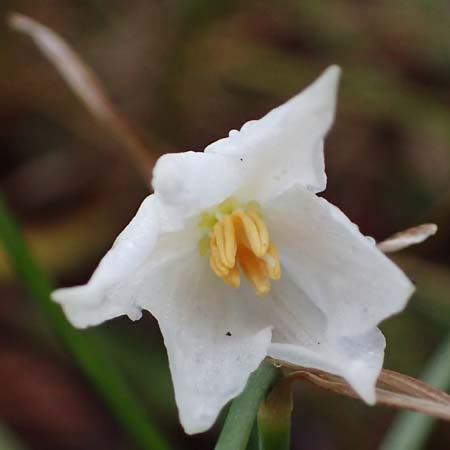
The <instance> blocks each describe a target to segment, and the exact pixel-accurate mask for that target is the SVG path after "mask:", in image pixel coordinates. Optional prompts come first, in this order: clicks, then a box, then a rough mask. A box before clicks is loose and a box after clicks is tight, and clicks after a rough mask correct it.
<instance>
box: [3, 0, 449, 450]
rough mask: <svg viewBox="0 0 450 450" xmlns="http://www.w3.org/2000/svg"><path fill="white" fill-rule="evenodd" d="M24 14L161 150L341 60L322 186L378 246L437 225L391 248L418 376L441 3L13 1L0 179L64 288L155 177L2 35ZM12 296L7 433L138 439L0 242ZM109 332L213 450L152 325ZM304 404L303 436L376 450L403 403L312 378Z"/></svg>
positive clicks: (220, 129)
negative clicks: (67, 348)
mask: <svg viewBox="0 0 450 450" xmlns="http://www.w3.org/2000/svg"><path fill="white" fill-rule="evenodd" d="M12 10H15V11H18V12H22V13H24V14H28V15H30V16H31V17H33V18H35V19H37V20H39V21H41V22H43V23H44V24H46V25H48V26H50V27H51V28H53V29H54V30H56V31H57V32H59V33H60V34H61V35H62V36H64V37H65V38H66V39H67V40H68V41H69V42H70V43H72V45H73V46H74V47H75V48H76V49H77V50H78V51H79V52H80V54H82V55H83V57H84V58H85V59H86V61H88V63H89V64H90V65H91V67H92V68H93V69H94V70H95V72H96V73H97V74H98V75H99V77H100V78H101V79H102V80H103V82H104V84H105V86H106V87H107V88H108V90H109V92H110V94H111V96H112V98H113V99H114V101H115V103H116V104H117V105H118V107H119V108H120V109H121V110H122V112H123V113H124V114H125V115H127V116H128V117H129V118H130V120H131V121H132V122H134V123H135V124H137V125H138V127H139V128H140V129H141V130H142V131H143V133H145V134H146V135H147V137H148V141H149V142H151V143H152V144H151V146H150V148H151V150H152V153H151V155H150V156H151V157H152V158H154V159H156V158H157V157H158V156H159V155H160V154H161V153H163V152H165V151H177V150H186V149H194V150H202V149H203V148H204V146H205V145H206V144H208V143H209V142H211V141H213V140H216V139H218V138H220V137H222V136H224V135H225V134H226V133H227V132H228V130H229V129H231V128H237V127H239V126H240V125H241V124H242V123H243V122H245V121H247V120H249V119H252V118H257V117H260V116H261V115H262V114H264V113H265V112H267V111H268V110H269V109H270V108H272V107H274V106H276V105H278V104H279V103H281V102H282V101H284V100H286V99H287V98H289V97H290V96H291V95H293V94H295V93H297V92H298V91H299V90H301V89H302V88H303V87H305V86H306V85H307V84H308V83H309V82H311V81H312V80H313V79H314V78H315V77H316V76H317V75H318V74H319V73H320V72H321V71H322V70H323V69H324V68H326V67H327V66H328V65H330V64H331V63H337V64H339V65H340V66H342V68H343V79H342V85H341V90H340V98H339V106H338V114H337V121H336V125H335V126H334V128H333V130H332V132H331V133H330V135H329V138H328V140H327V143H326V158H327V172H328V177H329V184H328V189H327V191H326V192H325V194H324V195H325V197H326V198H327V199H329V200H331V201H332V202H334V203H335V204H337V205H338V206H339V207H341V208H342V209H343V210H344V211H345V212H346V214H348V215H349V216H350V217H351V218H352V220H354V221H355V222H356V223H358V224H359V226H360V228H361V230H362V231H363V232H364V233H366V234H368V235H372V236H374V237H375V238H376V239H381V238H384V237H386V236H388V235H389V234H392V233H393V232H395V231H397V230H399V229H402V228H406V227H408V226H411V225H415V224H417V223H421V222H425V221H435V222H436V223H438V225H439V226H440V232H439V235H438V236H437V237H435V238H433V239H432V240H430V241H429V242H428V243H426V244H425V245H423V246H421V247H420V248H416V249H414V250H412V251H410V252H406V253H404V254H403V255H402V257H401V258H400V259H399V263H400V264H401V265H403V267H406V268H407V270H409V273H410V274H411V276H412V277H413V278H414V279H415V280H416V281H417V284H418V295H416V296H415V298H414V299H413V301H412V302H411V304H410V306H409V307H408V309H407V311H406V312H405V313H404V314H402V315H401V316H399V317H395V318H393V319H390V320H389V321H387V323H385V324H384V326H383V330H384V331H385V333H386V336H387V338H388V350H387V359H386V367H388V368H392V369H395V370H399V371H401V372H404V373H408V374H411V375H414V376H417V375H419V374H420V371H421V369H422V368H423V367H424V365H425V364H426V361H427V358H428V357H429V356H430V354H431V353H432V352H433V349H435V348H436V346H437V345H438V343H439V341H440V340H441V338H442V337H443V336H444V335H445V334H446V332H448V329H449V327H450V276H449V274H450V268H449V263H450V259H449V250H450V241H449V236H450V233H449V231H450V191H449V174H450V148H449V137H450V108H449V106H450V5H449V3H448V2H447V1H444V0H434V1H426V0H411V1H406V0H395V1H388V0H384V1H375V0H371V1H369V0H367V1H354V0H353V1H351V0H345V1H344V0H333V1H331V0H329V1H323V2H308V1H300V0H282V1H275V0H272V1H253V0H249V1H237V0H232V1H223V0H214V1H213V0H210V1H207V0H189V1H187V0H186V1H182V0H178V1H176V0H167V1H156V0H130V1H119V0H110V1H107V0H83V1H81V0H77V1H76V0H45V1H39V2H36V1H32V0H2V1H1V4H0V18H1V23H0V70H1V72H0V73H1V75H0V105H1V108H0V151H1V165H0V188H1V190H2V192H3V193H4V195H5V197H6V198H7V200H8V202H9V204H10V206H11V208H12V209H13V211H14V213H15V214H16V216H17V218H18V220H19V221H20V223H21V225H22V227H23V230H24V232H25V234H26V236H27V238H28V241H29V243H30V245H31V246H32V248H33V250H34V252H35V254H36V255H37V257H38V259H39V261H40V262H41V263H42V264H43V266H44V267H45V268H46V269H47V271H48V272H49V273H50V274H51V276H52V277H53V278H54V279H55V280H57V282H58V284H60V285H63V284H64V285H70V284H75V283H80V282H84V281H86V280H87V279H88V277H89V275H90V273H91V272H92V270H93V269H94V267H95V266H96V264H97V262H98V261H99V258H100V257H101V255H102V254H103V253H104V252H105V251H106V250H107V249H108V247H109V246H110V245H111V243H112V241H113V239H114V237H115V236H116V235H117V233H118V232H119V231H120V230H121V229H122V227H123V226H124V225H125V224H126V223H127V222H128V221H129V220H130V218H131V217H132V215H133V213H134V212H135V210H136V209H137V207H138V204H139V202H140V201H141V200H142V199H143V198H144V196H145V195H147V193H148V186H146V185H145V184H144V183H142V181H141V178H139V175H138V173H137V172H136V170H135V168H134V167H133V166H132V164H131V163H130V159H129V157H128V155H127V153H126V151H125V150H124V149H123V148H122V147H121V146H120V145H118V144H117V142H116V141H115V140H114V139H113V138H112V137H111V136H110V134H109V133H108V132H107V131H106V130H105V129H103V128H102V127H99V126H98V124H97V123H96V122H95V121H94V120H93V119H92V118H91V116H90V115H89V114H87V113H86V111H85V110H84V108H83V106H82V105H81V104H80V103H79V101H78V100H77V99H76V98H75V97H74V95H73V94H72V93H71V92H70V91H69V90H68V88H67V87H66V85H65V84H64V82H63V81H62V80H61V78H60V77H59V75H58V74H57V73H56V72H55V70H54V69H53V68H52V67H51V66H50V65H49V64H48V62H47V61H46V60H45V59H44V58H43V57H42V56H41V55H40V53H39V52H38V51H37V50H36V48H35V47H34V46H33V44H32V43H31V41H30V40H29V39H28V38H26V37H24V36H22V35H19V34H17V33H14V32H13V31H11V30H9V29H8V28H7V25H6V22H5V20H4V19H5V17H6V14H7V13H8V12H10V11H12ZM155 142H158V144H155ZM149 180H150V174H149ZM0 295H1V300H0V417H1V421H2V423H3V426H5V427H6V428H8V429H9V430H11V431H12V432H13V433H14V434H15V435H16V436H18V437H19V438H20V440H21V441H23V443H24V445H26V447H27V448H31V449H36V450H54V449H69V450H72V449H73V450H75V449H76V450H87V449H99V450H100V449H103V448H105V449H106V448H108V449H111V450H120V449H129V448H132V444H131V443H130V442H129V441H128V437H127V436H126V435H125V433H124V432H123V431H122V430H121V428H120V427H119V425H118V424H117V423H116V421H115V420H114V419H113V418H112V415H111V414H110V413H109V412H108V410H107V408H106V407H105V406H104V404H103V402H102V401H101V400H100V398H99V397H98V396H97V395H96V393H95V392H94V391H93V389H92V388H91V386H90V385H89V384H88V383H87V382H86V381H85V379H84V378H83V377H82V376H81V374H80V373H79V370H78V369H77V368H76V367H75V365H74V363H73V362H72V361H71V359H70V357H69V356H68V355H67V354H65V352H64V351H63V350H61V348H60V347H59V346H58V345H57V343H56V341H55V339H54V338H53V337H52V336H51V335H50V333H49V329H48V326H47V324H46V323H45V321H44V320H43V319H42V317H41V316H40V315H39V313H38V312H37V310H36V309H35V305H34V303H33V300H32V299H31V298H30V297H29V296H28V295H27V294H25V293H24V291H23V289H22V288H21V287H20V285H18V284H17V283H16V282H15V281H14V277H13V275H12V272H11V270H10V269H9V267H8V264H7V258H6V255H5V254H4V253H1V252H0ZM102 328H103V330H104V331H105V335H106V336H107V337H108V338H107V339H105V341H104V351H105V352H108V353H109V354H111V355H112V356H113V358H114V359H115V360H116V361H117V362H118V364H119V365H120V366H121V367H122V368H123V370H124V372H125V373H126V374H127V376H128V378H129V379H130V382H132V383H133V386H134V387H135V388H136V389H137V390H138V392H140V394H141V397H142V399H143V401H144V402H145V405H146V407H147V409H148V410H149V411H150V412H151V415H152V416H153V417H154V418H155V421H156V422H157V424H158V425H159V426H160V427H161V428H162V429H163V430H164V432H165V433H166V434H167V436H168V437H169V439H170V441H171V442H172V443H173V444H174V445H175V446H177V447H178V448H192V449H194V448H195V449H198V448H212V446H213V443H214V440H215V437H216V435H217V431H218V428H217V429H215V430H212V431H211V432H209V433H207V434H205V435H202V436H197V437H187V436H185V435H184V434H183V432H182V430H181V429H180V426H179V424H178V420H177V417H176V410H175V407H174V401H173V392H172V387H171V382H170V377H169V374H168V368H167V360H166V356H165V351H164V348H163V344H162V341H161V337H160V334H159V331H158V328H157V325H156V323H155V322H154V320H153V319H152V318H151V317H150V316H149V315H148V316H147V317H145V318H144V320H142V321H140V322H139V323H137V324H132V323H130V322H129V321H128V320H126V319H119V320H116V321H113V322H112V323H109V324H106V325H104V326H103V327H102ZM89 333H97V331H96V330H93V331H89ZM296 397H297V400H296V408H295V413H294V425H293V448H295V449H302V450H308V449H310V450H312V449H314V450H333V449H354V448H365V449H375V448H377V446H378V445H379V443H380V441H381V440H382V437H383V435H384V433H385V431H386V430H387V429H388V427H389V424H390V422H391V420H392V417H393V414H394V413H393V412H392V411H389V410H386V409H383V408H379V407H376V408H368V407H366V406H364V405H363V404H361V403H359V402H357V401H353V400H346V399H342V398H337V397H335V396H333V395H332V394H329V393H325V392H322V391H320V390H318V389H317V388H314V387H311V386H309V385H305V384H299V385H298V386H297V390H296ZM428 445H429V446H428V447H427V448H429V449H437V450H439V449H447V448H449V445H450V427H449V426H448V425H445V424H438V426H437V427H436V429H435V432H434V433H433V435H432V437H431V440H430V441H429V442H428Z"/></svg>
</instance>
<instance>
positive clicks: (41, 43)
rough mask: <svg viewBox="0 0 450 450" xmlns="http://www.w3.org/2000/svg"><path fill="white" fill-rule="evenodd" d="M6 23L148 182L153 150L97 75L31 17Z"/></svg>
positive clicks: (18, 17)
mask: <svg viewBox="0 0 450 450" xmlns="http://www.w3.org/2000/svg"><path fill="white" fill-rule="evenodd" d="M9 24H10V25H11V27H12V28H14V29H15V30H17V31H20V32H22V33H24V34H27V35H28V36H30V37H31V38H32V39H33V41H34V43H35V44H36V45H37V47H38V48H39V49H40V50H41V52H42V53H43V54H44V55H45V56H46V57H47V59H48V60H49V61H50V62H51V63H52V64H53V66H54V67H55V68H56V70H57V71H58V72H59V74H60V75H61V76H62V77H63V79H64V80H65V81H66V83H67V84H68V85H69V87H70V88H71V89H72V91H73V92H74V93H75V94H76V95H77V96H78V97H79V98H80V99H81V100H82V102H83V103H84V105H85V106H86V107H87V109H88V110H89V111H90V112H91V114H92V115H93V116H94V117H95V118H96V119H97V120H98V121H100V122H101V123H102V124H104V125H105V126H106V127H107V128H108V129H109V130H110V131H111V132H112V134H113V135H114V136H115V137H116V138H117V139H118V140H119V141H120V142H121V143H122V144H123V145H124V146H125V148H126V149H127V150H128V152H129V153H130V156H131V157H132V159H133V161H134V164H135V166H136V168H137V169H138V171H139V172H140V173H141V174H142V176H143V177H144V180H145V181H146V182H148V181H149V174H150V170H151V167H152V166H153V163H154V160H153V158H152V153H151V152H150V151H149V150H148V149H147V147H146V146H145V144H144V143H143V141H142V139H141V138H140V137H139V136H138V134H137V133H136V131H135V130H134V129H133V127H132V126H131V125H130V124H129V122H128V121H127V120H126V119H125V118H124V117H123V116H122V115H121V114H120V113H119V111H118V110H117V109H116V108H115V106H114V105H113V103H112V101H111V100H110V98H109V96H108V95H107V93H106V91H105V89H104V88H103V86H102V84H101V82H100V81H99V79H98V78H97V77H96V75H95V74H94V72H93V71H92V70H91V69H90V68H89V67H88V66H87V64H86V63H85V62H84V61H83V60H82V59H81V57H80V56H79V55H78V54H77V53H76V52H75V51H74V50H73V49H72V48H71V47H70V46H69V45H68V44H67V43H66V42H65V41H64V39H62V38H61V37H60V36H59V35H58V34H57V33H55V32H54V31H52V30H51V29H50V28H48V27H46V26H44V25H42V24H40V23H38V22H36V21H35V20H33V19H31V18H30V17H27V16H25V15H22V14H11V15H10V17H9Z"/></svg>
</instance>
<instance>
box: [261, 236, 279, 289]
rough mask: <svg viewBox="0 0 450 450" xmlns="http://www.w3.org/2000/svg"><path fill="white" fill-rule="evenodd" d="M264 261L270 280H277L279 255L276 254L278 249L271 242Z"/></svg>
mask: <svg viewBox="0 0 450 450" xmlns="http://www.w3.org/2000/svg"><path fill="white" fill-rule="evenodd" d="M264 261H265V262H266V267H267V273H268V274H269V277H270V278H272V280H279V279H280V278H281V265H280V257H279V256H278V250H277V248H276V247H275V245H273V243H272V242H271V243H270V245H269V249H268V251H267V253H266V255H265V256H264Z"/></svg>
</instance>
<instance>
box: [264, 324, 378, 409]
mask: <svg viewBox="0 0 450 450" xmlns="http://www.w3.org/2000/svg"><path fill="white" fill-rule="evenodd" d="M384 347H385V340H384V336H383V335H382V333H381V331H380V330H378V329H377V328H375V329H373V330H370V331H368V332H367V333H365V334H363V335H360V336H352V337H335V338H331V337H324V338H323V339H320V340H319V339H318V340H317V341H316V342H314V343H311V342H310V341H308V342H307V343H306V344H305V343H303V342H299V343H283V342H280V343H277V342H274V343H273V344H272V345H271V346H270V347H269V350H268V355H269V356H271V357H273V358H275V359H278V360H281V361H286V362H289V363H291V364H295V365H299V366H303V367H309V368H314V369H319V370H323V371H325V372H329V373H332V374H335V375H339V376H341V377H343V378H345V380H346V381H347V382H348V383H349V384H350V386H352V387H353V389H354V390H355V391H356V392H357V394H358V395H359V396H360V397H361V398H362V399H363V400H364V401H366V402H367V403H369V404H374V403H375V384H376V381H377V378H378V375H379V374H380V372H381V368H382V366H383V359H384Z"/></svg>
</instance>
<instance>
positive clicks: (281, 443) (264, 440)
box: [258, 378, 294, 450]
mask: <svg viewBox="0 0 450 450" xmlns="http://www.w3.org/2000/svg"><path fill="white" fill-rule="evenodd" d="M293 381H294V379H293V378H282V379H280V380H279V381H278V383H276V384H275V386H274V387H273V389H272V390H271V392H270V393H269V395H268V396H267V398H266V400H265V401H264V402H262V403H261V406H260V408H259V411H258V430H259V443H260V450H289V447H290V443H291V422H292V408H293V398H292V383H293Z"/></svg>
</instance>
